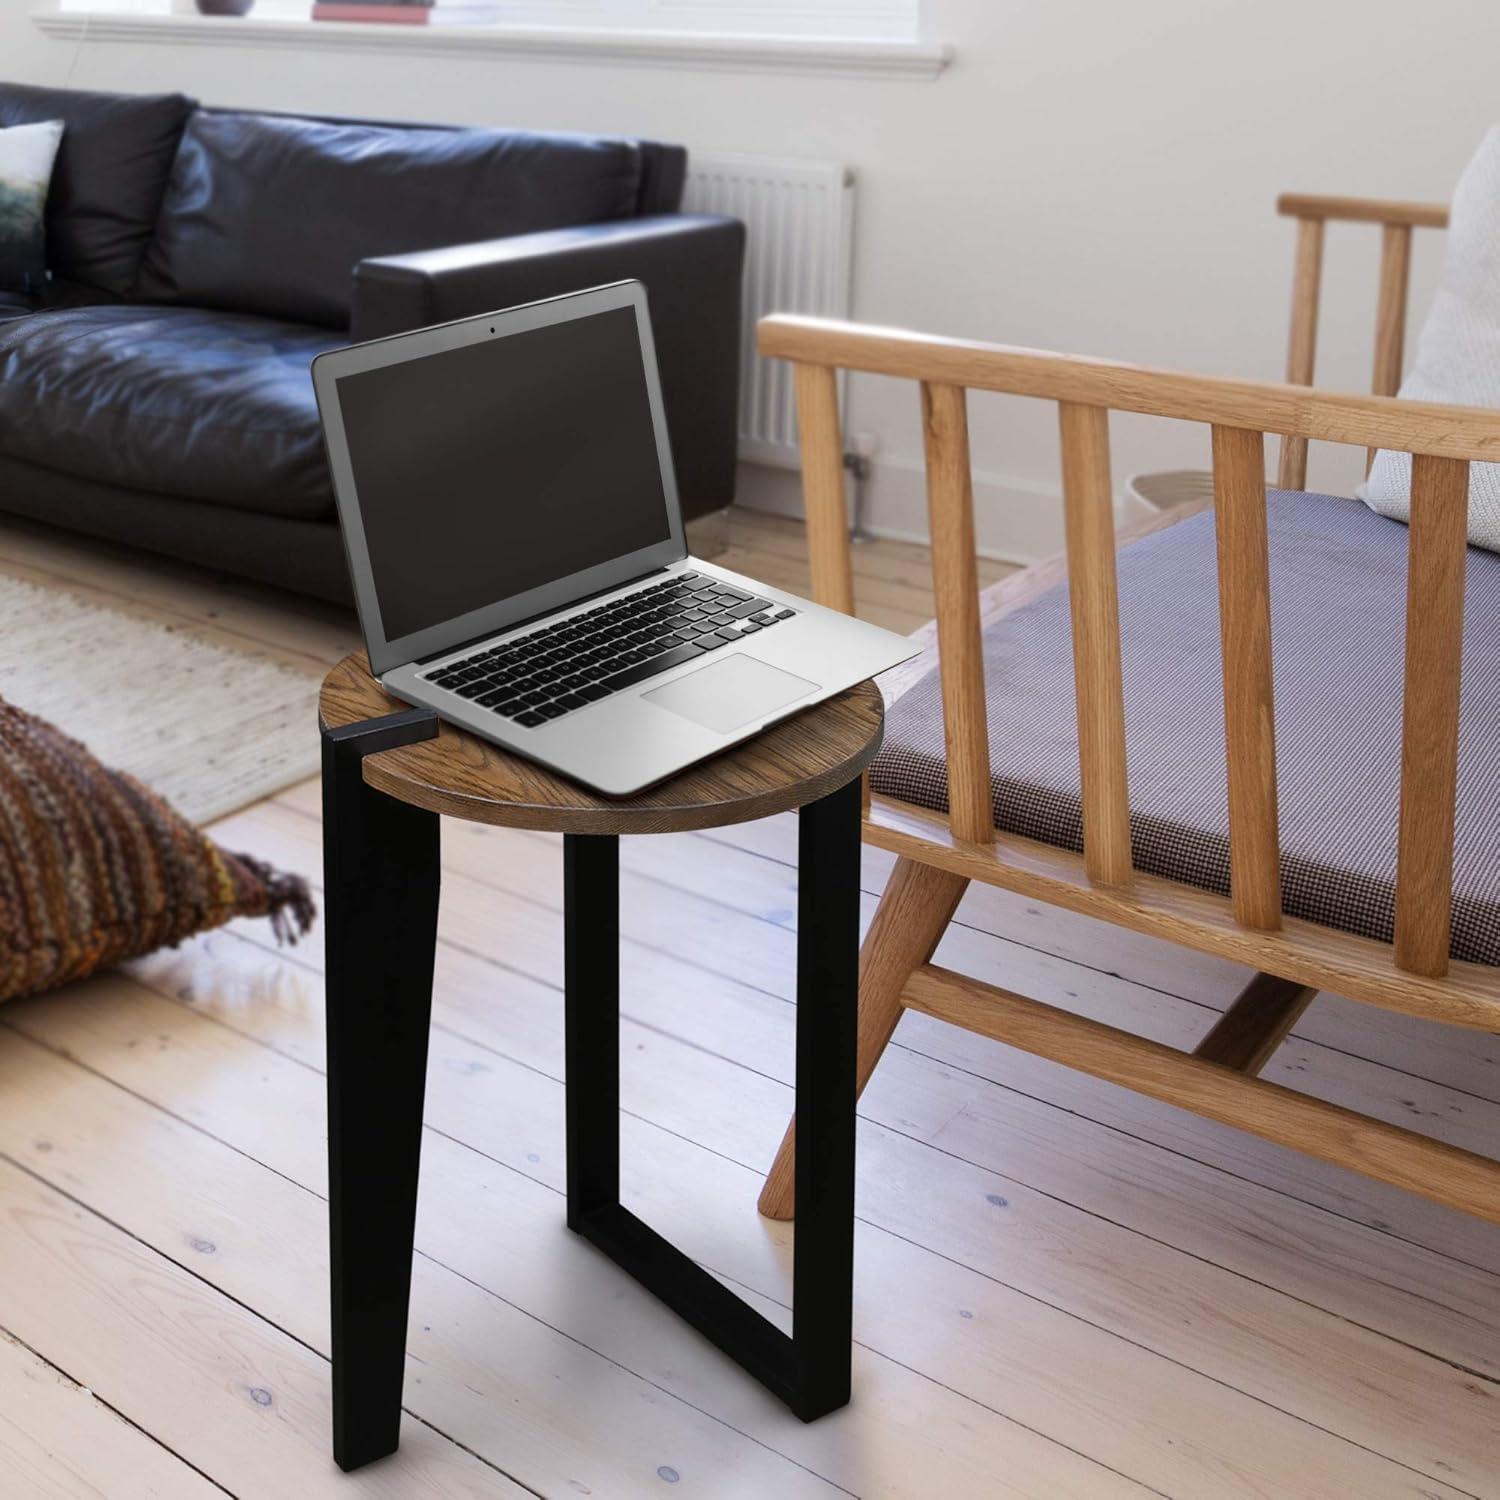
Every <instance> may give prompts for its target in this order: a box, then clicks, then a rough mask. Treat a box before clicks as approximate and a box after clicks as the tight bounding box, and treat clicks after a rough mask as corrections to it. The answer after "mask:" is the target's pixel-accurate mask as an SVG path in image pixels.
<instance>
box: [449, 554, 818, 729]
mask: <svg viewBox="0 0 1500 1500" xmlns="http://www.w3.org/2000/svg"><path fill="white" fill-rule="evenodd" d="M795 614H796V610H793V609H787V608H786V607H785V606H784V605H781V604H775V603H773V602H772V601H771V600H769V599H759V598H757V597H756V596H755V595H754V594H751V593H748V592H747V591H746V590H744V589H737V588H732V587H731V586H730V585H729V584H727V583H720V582H718V581H717V580H716V579H712V578H708V577H706V576H704V575H703V574H701V573H678V574H676V575H674V576H673V577H671V578H669V579H667V580H666V581H665V582H664V583H655V584H652V585H651V586H650V587H649V588H644V589H638V590H637V591H636V592H635V593H633V594H625V595H622V596H621V597H620V598H618V599H611V600H610V601H609V602H608V603H607V604H601V605H599V607H598V608H597V609H590V610H586V611H584V612H583V613H582V614H577V615H570V616H569V617H568V618H567V619H566V620H563V621H560V622H559V623H557V624H555V625H545V626H543V627H542V628H541V629H540V630H533V631H532V632H531V633H530V634H529V635H522V636H517V637H516V638H515V639H514V640H509V641H506V642H505V644H504V645H501V646H492V647H491V648H490V649H489V650H487V651H476V652H475V653H474V654H473V655H471V656H466V657H464V658H463V659H462V660H460V661H451V662H445V663H444V664H443V665H442V666H441V667H435V668H434V669H433V670H432V671H430V672H425V673H423V676H424V678H425V679H426V680H427V681H428V682H430V683H432V684H433V685H434V686H436V687H440V688H447V689H449V690H450V691H451V692H455V693H457V694H458V696H459V697H460V698H469V699H471V700H472V701H473V702H475V703H477V704H478V705H479V706H480V707H482V708H487V709H490V710H491V711H493V712H494V713H496V714H499V715H500V717H501V718H504V719H509V720H510V721H511V722H512V723H514V724H519V725H521V726H522V728H524V729H535V728H537V727H538V726H539V725H542V724H546V723H548V722H549V721H550V720H552V719H560V718H562V717H563V715H565V714H570V713H573V712H575V711H576V710H578V709H580V708H587V707H588V705H589V704H590V703H597V702H598V701H599V700H600V699H601V698H607V697H609V695H610V694H611V693H618V692H620V691H621V690H622V689H624V688H630V687H634V686H635V685H636V684H637V683H638V682H644V681H645V680H646V679H647V678H648V677H655V676H656V675H657V674H658V673H660V672H667V671H670V670H671V669H672V668H673V667H677V666H681V665H682V663H683V662H685V661H692V660H693V659H694V658H695V657H698V656H706V655H707V654H708V653H709V652H710V651H717V650H718V649H719V648H720V647H721V646H727V645H728V644H729V643H730V642H731V641H737V640H740V639H741V638H743V637H745V636H749V635H754V634H755V633H756V632H757V631H760V630H766V629H768V628H769V627H771V626H772V625H777V624H780V622H781V621H782V620H789V619H791V618H792V617H793V616H794V615H795Z"/></svg>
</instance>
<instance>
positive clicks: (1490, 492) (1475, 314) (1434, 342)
mask: <svg viewBox="0 0 1500 1500" xmlns="http://www.w3.org/2000/svg"><path fill="white" fill-rule="evenodd" d="M1400 394H1401V395H1403V396H1405V397H1408V398H1410V399H1411V400H1413V401H1441V402H1446V403H1448V404H1450V405H1453V406H1495V407H1500V125H1492V126H1491V127H1490V131H1489V134H1488V135H1486V136H1485V138H1484V141H1483V143H1482V144H1481V145H1480V147H1479V150H1478V152H1476V153H1475V156H1474V159H1473V160H1472V161H1471V162H1470V163H1469V165H1468V166H1467V167H1465V168H1464V175H1463V176H1462V177H1461V178H1459V181H1458V187H1457V188H1456V189H1455V190H1454V194H1453V209H1452V212H1451V214H1450V216H1449V221H1448V245H1447V250H1446V252H1445V254H1444V256H1443V269H1442V274H1441V276H1440V277H1439V279H1438V288H1437V295H1436V296H1435V297H1434V298H1433V299H1432V308H1431V310H1430V311H1429V312H1428V314H1427V321H1426V322H1425V323H1424V324H1423V325H1422V336H1421V338H1420V339H1419V340H1418V341H1417V357H1416V361H1415V363H1414V364H1413V365H1412V367H1411V371H1410V373H1409V374H1408V375H1407V377H1406V379H1405V380H1403V381H1402V382H1401V392H1400ZM1360 498H1361V499H1362V500H1363V501H1364V502H1365V504H1366V505H1368V506H1369V507H1370V509H1371V510H1374V511H1378V512H1379V513H1380V514H1381V515H1383V516H1390V517H1392V518H1393V519H1394V520H1397V521H1406V520H1409V519H1410V517H1411V454H1409V453H1388V452H1386V451H1385V450H1384V449H1382V450H1381V451H1380V452H1379V453H1377V454H1376V455H1375V463H1374V465H1373V466H1372V467H1371V469H1370V477H1369V478H1368V479H1367V480H1366V481H1365V484H1364V486H1363V488H1362V489H1361V491H1360ZM1469 540H1470V542H1472V543H1473V544H1474V546H1476V547H1487V548H1488V549H1489V550H1490V551H1491V552H1500V464H1471V465H1470V466H1469Z"/></svg>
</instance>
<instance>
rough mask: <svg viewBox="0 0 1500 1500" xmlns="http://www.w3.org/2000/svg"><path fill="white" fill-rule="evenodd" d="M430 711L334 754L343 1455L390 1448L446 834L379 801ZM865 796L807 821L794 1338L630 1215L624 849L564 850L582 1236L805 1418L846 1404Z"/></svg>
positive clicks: (336, 1378) (573, 1196)
mask: <svg viewBox="0 0 1500 1500" xmlns="http://www.w3.org/2000/svg"><path fill="white" fill-rule="evenodd" d="M436 732H437V722H436V720H435V718H434V717H433V716H432V715H431V714H429V713H427V712H425V711H422V710H415V711H412V712H410V713H401V714H393V715H391V716H389V717H388V718H384V719H374V720H370V721H368V722H366V723H363V724H355V725H350V726H348V727H346V728H343V729H337V730H331V731H325V733H324V737H323V815H324V865H325V877H326V878H325V903H326V907H327V911H326V913H325V929H326V933H327V945H328V961H327V985H328V1152H329V1215H330V1247H331V1274H332V1302H333V1446H334V1458H335V1459H336V1460H337V1462H338V1463H339V1465H340V1467H342V1468H344V1469H355V1468H358V1467H360V1465H362V1464H366V1463H369V1462H370V1461H371V1460H373V1459H376V1458H380V1457H382V1456H384V1455H385V1454H387V1453H391V1452H393V1451H394V1450H395V1448H396V1446H397V1442H398V1440H399V1432H400V1423H401V1388H402V1377H403V1374H404V1369H405V1360H406V1325H407V1313H408V1302H409V1296H410V1288H411V1259H412V1248H413V1237H414V1230H415V1221H416V1202H417V1172H418V1164H419V1158H420V1151H421V1135H422V1099H423V1089H424V1083H425V1077H426V1066H427V1032H428V1024H429V1020H430V1016H431V1005H432V966H433V951H434V946H435V944H436V940H437V905H438V880H439V863H438V819H437V816H436V815H435V814H433V813H429V812H425V811H423V810H421V809H419V808H415V807H411V806H408V805H407V804H405V803H403V802H398V801H396V800H394V799H393V798H389V797H387V796H385V795H384V794H383V793H380V792H377V791H375V790H374V789H372V788H371V787H369V786H367V785H366V784H365V782H364V779H363V772H362V767H361V762H362V760H363V758H364V757H365V756H366V755H368V754H374V753H377V752H379V751H381V750H389V749H394V748H395V747H397V746H399V745H405V744H411V743H415V742H416V741H419V740H423V739H430V738H432V737H433V736H434V735H435V734H436ZM859 821H860V792H859V783H858V782H857V781H855V782H853V783H851V784H850V785H848V786H846V787H843V788H841V789H840V790H839V791H836V792H833V793H831V794H830V795H828V796H826V797H824V798H823V799H822V800H821V801H818V802H813V803H809V804H808V805H807V806H806V807H804V808H803V809H802V811H801V813H800V814H799V824H800V829H799V881H798V885H799V890H798V898H797V900H798V917H799V926H798V937H797V997H798V1002H799V1003H798V1007H797V1073H796V1085H797V1088H796V1108H797V1158H796V1168H797V1231H796V1243H795V1249H794V1252H793V1310H792V1333H791V1334H790V1335H787V1334H785V1333H783V1332H782V1331H781V1330H780V1329H779V1328H777V1327H776V1326H775V1324H773V1323H771V1322H770V1321H769V1320H767V1319H766V1318H764V1317H762V1316H761V1314H760V1313H759V1312H757V1311H756V1310H755V1309H754V1308H752V1307H750V1306H749V1305H747V1304H746V1303H745V1302H743V1301H741V1300H740V1298H739V1297H737V1296H736V1295H735V1294H734V1293H733V1292H731V1291H729V1290H728V1289H727V1288H726V1287H725V1286H724V1285H723V1284H722V1283H720V1282H719V1281H717V1280H716V1279H715V1278H714V1277H713V1276H712V1275H710V1274H709V1273H708V1272H707V1271H705V1270H704V1269H703V1268H702V1267H701V1266H699V1265H697V1264H696V1263H695V1262H694V1261H692V1260H691V1259H689V1257H687V1256H686V1255H684V1254H683V1253H682V1252H681V1251H680V1250H678V1249H677V1248H676V1247H675V1246H673V1245H672V1244H670V1243H669V1242H668V1241H667V1240H666V1239H664V1238H663V1237H662V1236H661V1235H660V1234H658V1233H657V1231H656V1230H654V1229H652V1228H651V1227H650V1226H649V1225H647V1224H645V1223H643V1222H642V1221H641V1220H640V1219H638V1218H637V1217H636V1216H635V1215H634V1214H633V1213H631V1212H630V1210H629V1209H628V1208H626V1207H625V1206H624V1205H623V1204H622V1203H621V1202H620V1155H619V1152H620V1127H619V1106H620V1045H619V1038H620V1023H619V977H620V960H619V863H618V854H619V840H618V839H617V838H616V837H614V836H605V835H587V836H585V835H569V836H567V838H566V839H565V843H564V861H565V865H564V868H565V908H566V915H565V919H564V924H565V926H564V931H565V949H566V990H567V1000H566V1028H567V1038H566V1041H567V1139H568V1225H569V1227H570V1228H572V1229H574V1230H575V1231H577V1232H578V1233H579V1234H581V1235H583V1236H584V1238H586V1239H587V1240H589V1241H590V1242H591V1243H593V1244H594V1245H596V1246H597V1247H598V1248H599V1249H600V1250H602V1251H603V1252H604V1253H605V1254H606V1255H608V1256H609V1257H610V1259H611V1260H613V1261H614V1262H615V1263H616V1264H617V1265H619V1266H621V1267H623V1268H624V1269H625V1270H626V1271H628V1272H630V1274H631V1275H632V1276H634V1277H635V1278H636V1280H638V1281H639V1282H641V1283H642V1285H644V1286H645V1287H647V1288H648V1289H649V1290H650V1291H652V1292H653V1293H655V1295H656V1296H658V1297H659V1298H660V1299H661V1300H662V1301H663V1302H665V1303H666V1304H667V1305H668V1306H669V1307H671V1308H673V1309H674V1310H675V1311H676V1312H678V1313H679V1314H680V1315H681V1316H682V1317H684V1318H686V1319H687V1321H688V1322H690V1323H691V1324H692V1325H693V1326H694V1327H695V1328H697V1329H698V1330H699V1332H701V1333H702V1334H704V1336H705V1337H707V1338H709V1339H710V1340H712V1341H713V1343H715V1344H716V1345H717V1346H718V1347H719V1348H720V1349H722V1350H723V1351H724V1352H725V1353H726V1354H728V1355H730V1357H731V1358H733V1359H735V1360H737V1361H738V1362H739V1363H740V1364H741V1365H743V1366H744V1368H745V1369H746V1370H748V1371H749V1372H750V1373H751V1374H752V1375H754V1376H755V1377H756V1378H757V1379H758V1380H760V1381H761V1382H762V1383H763V1384H765V1385H766V1386H767V1387H768V1388H769V1389H770V1390H771V1391H773V1392H774V1393H775V1394H776V1395H777V1396H779V1397H780V1398H781V1399H782V1400H783V1401H784V1402H786V1404H787V1405H788V1406H789V1407H790V1408H791V1409H792V1410H793V1411H794V1412H795V1413H796V1414H797V1415H798V1416H799V1417H801V1418H802V1419H803V1420H804V1421H812V1420H813V1419H814V1418H816V1417H820V1416H823V1415H824V1414H825V1413H827V1412H830V1411H833V1410H835V1409H836V1408H838V1407H840V1406H843V1405H844V1404H845V1403H846V1402H847V1401H848V1400H849V1364H850V1338H851V1329H850V1319H851V1309H852V1300H853V1270H854V1128H855V1126H854V1107H855V1093H856V1090H855V1042H856V1014H857V996H858V962H859V960H858V938H859V848H860V838H859V833H860V830H859Z"/></svg>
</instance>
